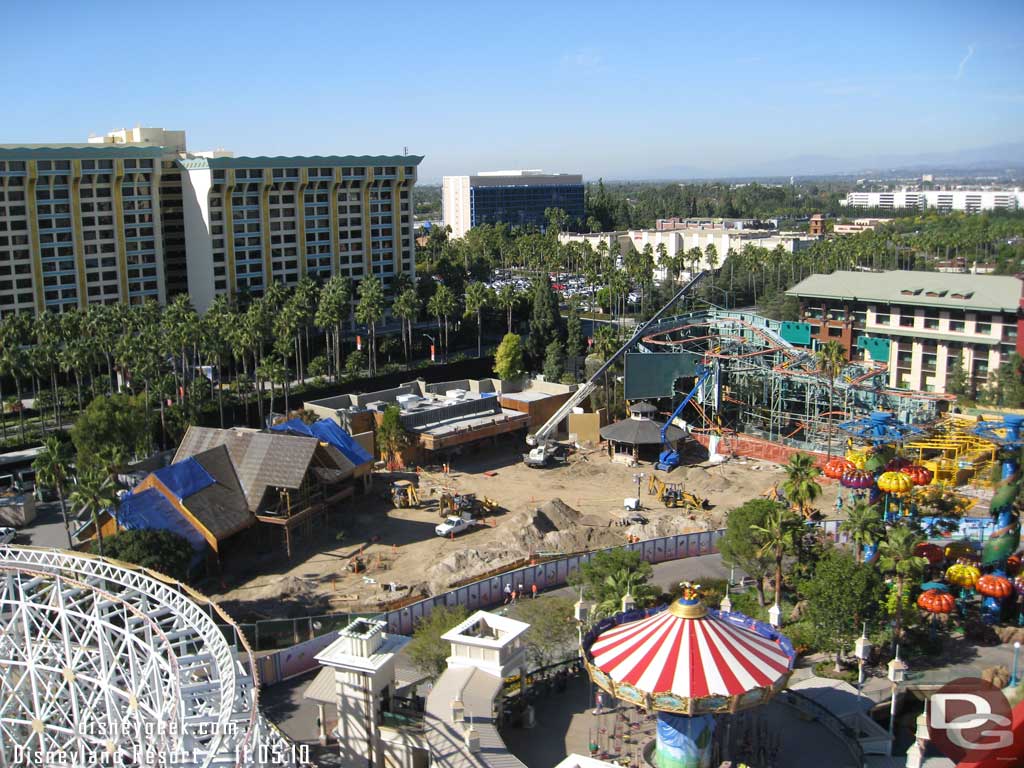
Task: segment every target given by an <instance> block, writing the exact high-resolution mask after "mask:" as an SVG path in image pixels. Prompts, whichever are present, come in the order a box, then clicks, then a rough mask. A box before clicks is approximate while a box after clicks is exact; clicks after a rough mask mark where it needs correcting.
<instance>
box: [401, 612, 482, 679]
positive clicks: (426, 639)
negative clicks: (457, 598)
mask: <svg viewBox="0 0 1024 768" xmlns="http://www.w3.org/2000/svg"><path fill="white" fill-rule="evenodd" d="M468 618H469V612H468V611H467V610H466V609H465V608H463V607H462V606H461V605H458V606H454V607H451V608H449V607H447V606H443V605H439V606H435V607H434V610H432V611H431V612H430V615H429V616H424V617H423V618H422V619H420V620H419V621H418V622H416V626H415V628H414V629H413V633H412V640H410V641H409V643H408V645H406V652H407V653H408V654H409V659H410V660H411V661H412V663H413V665H414V666H415V667H416V668H417V669H419V670H421V671H422V672H424V673H425V674H428V675H430V676H431V677H438V676H439V675H440V674H441V673H442V672H444V670H445V669H446V667H447V662H446V659H447V658H448V656H450V655H451V650H452V649H451V643H449V642H447V641H446V640H442V639H441V635H443V634H444V633H445V632H447V631H448V630H450V629H453V628H454V627H456V626H457V625H458V624H459V623H461V622H463V621H465V620H466V619H468Z"/></svg>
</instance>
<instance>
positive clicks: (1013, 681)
mask: <svg viewBox="0 0 1024 768" xmlns="http://www.w3.org/2000/svg"><path fill="white" fill-rule="evenodd" d="M1019 656H1020V640H1018V641H1017V642H1015V643H1014V644H1013V674H1012V675H1010V687H1011V688H1016V687H1017V685H1018V684H1019V683H1020V677H1018V676H1017V658H1018V657H1019Z"/></svg>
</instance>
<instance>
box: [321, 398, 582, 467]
mask: <svg viewBox="0 0 1024 768" xmlns="http://www.w3.org/2000/svg"><path fill="white" fill-rule="evenodd" d="M575 391H576V385H574V384H559V383H556V382H549V381H540V380H528V381H525V382H512V381H502V380H500V379H476V380H474V379H461V380H458V381H446V382H440V383H437V384H427V383H426V382H425V381H423V380H422V379H417V380H415V381H410V382H407V383H405V384H402V385H400V386H398V387H395V388H393V389H385V390H381V391H378V392H365V393H361V394H344V395H335V396H334V397H327V398H323V399H321V400H313V401H309V402H306V403H303V406H302V407H303V408H304V409H306V410H308V411H311V412H312V413H315V414H316V415H317V416H319V417H320V418H321V419H331V420H333V421H335V422H337V423H338V424H340V425H341V426H342V427H343V428H345V429H346V430H347V431H348V432H349V433H350V434H353V435H357V436H358V435H359V433H364V432H366V431H367V430H370V429H376V426H377V424H379V423H380V420H381V419H382V418H383V413H384V410H385V409H386V408H387V407H388V406H390V405H397V406H398V408H399V409H400V411H401V421H402V426H403V427H404V428H405V431H406V432H407V433H408V435H409V442H408V445H407V446H406V447H405V448H404V449H403V450H402V452H401V460H402V462H403V463H405V464H427V463H435V462H440V461H444V460H447V459H448V458H450V457H451V456H452V455H454V454H457V453H462V452H465V451H466V450H467V449H469V448H470V447H471V446H474V445H479V444H482V443H486V442H490V443H493V442H495V441H497V440H498V439H500V438H501V436H502V435H512V436H513V438H512V439H513V440H514V441H516V444H517V445H518V444H521V441H522V440H525V438H526V432H527V431H528V430H530V429H536V428H537V427H539V426H540V425H541V424H543V423H544V422H546V421H547V420H548V419H549V418H550V417H551V415H552V414H554V412H555V411H556V410H558V408H559V406H561V405H562V404H563V403H564V402H565V401H566V400H568V399H569V398H570V397H571V396H572V393H573V392H575Z"/></svg>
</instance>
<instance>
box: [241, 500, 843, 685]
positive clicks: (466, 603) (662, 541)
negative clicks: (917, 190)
mask: <svg viewBox="0 0 1024 768" xmlns="http://www.w3.org/2000/svg"><path fill="white" fill-rule="evenodd" d="M818 525H820V526H821V527H822V528H823V529H824V532H825V534H826V535H828V536H830V537H831V538H833V539H836V540H838V541H845V539H846V538H847V537H846V535H845V534H840V533H839V521H838V520H825V521H823V522H821V523H818ZM724 533H725V530H724V529H719V530H715V531H701V532H698V533H682V534H677V535H675V536H663V537H661V538H657V539H648V540H647V541H640V542H636V543H633V544H624V545H622V546H621V547H609V548H608V549H606V550H595V551H594V552H582V553H579V554H575V555H570V556H568V557H564V558H560V559H558V560H548V561H546V562H543V563H537V564H536V565H527V566H523V567H521V568H517V569H515V570H512V571H507V572H505V573H501V574H497V575H494V576H490V577H488V578H486V579H481V580H480V581H474V582H472V583H470V584H465V585H463V586H461V587H457V588H455V589H453V590H451V591H449V592H445V593H444V594H442V595H435V596H433V597H427V598H424V599H423V600H420V601H419V602H416V603H412V604H411V605H407V606H405V607H403V608H397V609H395V610H392V611H388V612H387V613H383V614H380V615H379V616H377V617H376V618H380V619H385V620H387V623H388V632H392V633H395V634H400V635H410V634H412V631H413V629H414V628H415V626H416V622H418V621H419V620H420V619H422V618H423V617H425V616H429V615H430V613H431V612H432V611H433V610H434V608H435V607H437V606H448V607H455V606H463V607H465V608H466V609H467V610H469V611H476V610H485V609H488V608H493V607H495V606H498V605H501V604H502V603H503V602H504V600H505V592H504V590H505V585H506V584H510V585H511V586H512V588H513V589H518V588H519V585H522V586H523V589H524V590H526V591H527V592H529V591H530V590H531V588H532V586H533V585H534V584H536V585H537V589H538V591H545V590H549V589H556V588H558V587H564V586H565V585H566V584H567V583H568V581H569V575H570V574H571V573H573V572H574V571H576V570H578V569H579V567H580V566H581V565H582V564H583V563H586V562H589V561H590V560H591V559H592V558H593V557H594V556H595V555H596V554H597V553H598V552H599V551H604V552H608V551H611V550H613V549H626V550H630V551H633V552H639V553H640V557H641V558H642V559H644V560H646V561H647V562H649V563H651V564H655V563H664V562H668V561H670V560H681V559H683V558H686V557H698V556H700V555H710V554H714V553H716V552H717V551H718V540H719V539H721V538H722V536H723V535H724ZM366 615H367V614H333V615H331V616H311V617H304V618H301V619H282V620H275V621H273V622H257V623H256V625H241V626H242V628H243V629H244V630H245V631H246V636H247V637H249V638H251V639H252V640H254V641H256V642H257V643H266V642H268V641H270V640H273V641H275V642H276V641H281V640H284V639H285V638H286V637H287V636H288V634H289V633H292V635H291V636H292V637H294V638H298V637H302V636H305V637H308V638H309V639H307V640H304V641H302V642H298V643H297V644H295V645H292V646H290V647H287V648H283V649H281V650H278V651H275V652H273V653H270V654H266V655H262V656H259V657H258V658H257V666H258V670H259V679H260V682H261V684H263V685H271V684H273V683H276V682H279V681H282V680H287V679H288V678H290V677H295V676H296V675H301V674H303V673H305V672H308V671H310V670H312V669H315V668H316V667H317V666H318V665H317V661H316V659H315V656H316V654H317V653H319V652H320V651H322V650H323V649H324V648H326V647H327V646H328V645H330V644H331V643H332V642H333V641H334V640H335V639H336V638H337V635H338V630H340V629H342V628H343V627H344V626H346V625H347V624H348V622H349V621H351V620H352V619H354V618H356V617H357V616H363V617H365V616H366ZM328 622H329V626H330V629H329V630H328V629H324V627H326V626H328ZM268 624H269V625H270V626H266V625H268ZM250 627H253V633H252V634H250ZM257 627H258V629H257ZM314 633H316V635H315V636H314ZM320 633H323V634H320ZM229 639H230V638H229ZM253 647H254V648H255V649H257V650H258V649H259V647H260V646H259V645H257V644H254V645H253ZM263 647H266V646H265V645H264V646H263Z"/></svg>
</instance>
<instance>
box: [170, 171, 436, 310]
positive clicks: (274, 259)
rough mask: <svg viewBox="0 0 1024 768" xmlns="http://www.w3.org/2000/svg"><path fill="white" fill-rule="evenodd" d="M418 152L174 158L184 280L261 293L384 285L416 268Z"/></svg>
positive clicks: (196, 288)
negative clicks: (180, 192) (337, 277)
mask: <svg viewBox="0 0 1024 768" xmlns="http://www.w3.org/2000/svg"><path fill="white" fill-rule="evenodd" d="M422 159H423V158H422V157H419V156H416V155H396V156H381V155H377V156H367V155H362V156H354V155H345V156H330V157H189V158H185V159H182V160H181V161H180V163H179V164H180V166H181V168H182V184H183V188H184V198H185V206H184V220H185V237H186V251H187V253H188V283H189V292H190V294H191V296H192V303H193V304H194V305H195V307H196V309H197V310H199V311H203V310H205V309H206V308H207V307H208V306H209V305H210V303H211V302H212V301H213V299H214V298H215V297H216V296H236V295H240V294H249V295H255V296H259V295H262V293H263V292H264V291H265V290H266V288H267V287H268V286H269V285H270V283H271V282H278V283H282V284H284V285H286V286H293V285H295V284H296V283H297V282H298V281H299V279H300V278H301V277H302V276H303V275H306V274H308V275H310V276H311V277H313V278H314V279H316V280H319V281H323V280H326V279H327V278H329V277H330V276H331V275H333V274H342V275H346V276H347V277H350V278H351V279H352V280H353V282H355V283H359V282H361V281H362V279H363V278H364V277H366V276H367V275H370V274H374V275H376V276H377V277H378V278H380V280H381V281H382V282H383V283H384V287H385V290H388V289H389V288H390V285H391V282H392V281H393V280H394V278H395V277H396V276H397V275H398V274H400V273H402V272H404V273H406V274H408V275H409V276H410V277H412V276H414V275H415V271H416V244H415V242H414V231H413V218H412V201H411V199H410V198H411V192H412V187H413V185H414V184H415V183H416V167H417V166H418V165H419V163H420V161H421V160H422Z"/></svg>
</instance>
